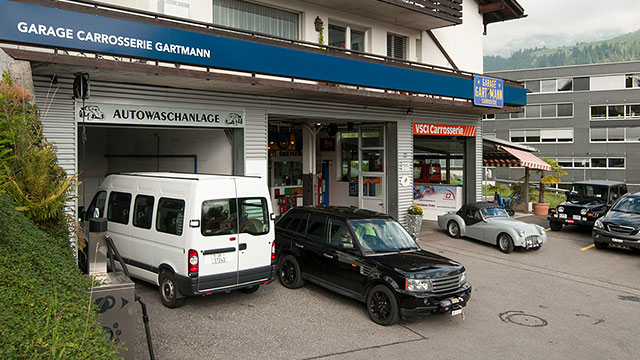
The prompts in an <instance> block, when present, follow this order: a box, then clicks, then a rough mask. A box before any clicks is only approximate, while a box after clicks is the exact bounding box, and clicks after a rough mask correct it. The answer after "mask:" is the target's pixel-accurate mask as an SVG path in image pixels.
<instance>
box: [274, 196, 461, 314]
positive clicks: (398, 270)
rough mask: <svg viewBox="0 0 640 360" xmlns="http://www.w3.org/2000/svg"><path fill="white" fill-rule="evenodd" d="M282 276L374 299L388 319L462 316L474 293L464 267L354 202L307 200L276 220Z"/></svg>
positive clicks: (295, 283) (372, 305) (371, 303)
mask: <svg viewBox="0 0 640 360" xmlns="http://www.w3.org/2000/svg"><path fill="white" fill-rule="evenodd" d="M276 249H278V254H277V258H278V269H279V271H278V275H279V278H280V282H281V283H282V285H284V286H285V287H287V288H290V289H295V288H299V287H301V286H303V285H304V283H305V280H307V281H310V282H313V283H316V284H318V285H320V286H323V287H325V288H327V289H330V290H332V291H335V292H337V293H339V294H342V295H346V296H349V297H351V298H354V299H356V300H359V301H362V302H365V303H366V306H367V310H368V312H369V316H370V317H371V319H372V320H373V321H375V322H376V323H378V324H381V325H391V324H394V323H396V322H397V321H398V320H399V319H400V316H403V317H411V316H417V315H422V314H432V313H441V312H449V313H450V314H451V315H461V314H462V307H464V306H465V305H466V304H467V301H468V300H469V297H470V296H471V285H470V284H469V283H468V282H467V281H466V276H465V269H464V266H462V265H460V264H458V263H456V262H454V261H451V260H449V259H447V258H445V257H442V256H440V255H436V254H433V253H430V252H427V251H424V250H422V249H420V247H419V246H418V245H417V244H416V242H415V241H414V240H413V239H412V238H411V236H409V234H408V233H407V232H406V231H405V230H404V228H403V227H402V226H401V225H400V224H399V223H398V222H396V221H395V220H393V218H391V216H388V215H385V214H380V213H376V212H372V211H367V210H360V209H356V208H348V207H325V208H319V207H299V208H294V209H291V210H290V211H288V212H287V213H286V214H285V215H284V216H283V217H282V218H280V219H279V220H278V222H277V223H276Z"/></svg>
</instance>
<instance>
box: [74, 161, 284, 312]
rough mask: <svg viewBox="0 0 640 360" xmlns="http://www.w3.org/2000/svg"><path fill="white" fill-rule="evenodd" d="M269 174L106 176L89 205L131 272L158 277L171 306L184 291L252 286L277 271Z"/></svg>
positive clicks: (194, 292)
mask: <svg viewBox="0 0 640 360" xmlns="http://www.w3.org/2000/svg"><path fill="white" fill-rule="evenodd" d="M269 199H270V197H269V191H268V189H267V185H266V184H265V182H264V180H262V179H260V178H256V177H242V176H225V175H199V174H178V173H129V174H118V175H109V176H107V177H106V178H105V179H104V181H103V182H102V184H101V185H100V187H99V188H98V190H97V192H96V194H95V196H94V198H93V200H92V201H91V204H90V205H89V207H88V208H87V212H86V214H87V215H86V216H87V217H95V218H100V217H106V218H107V221H108V230H107V234H108V235H109V236H110V237H111V238H112V239H113V241H114V243H115V245H116V247H117V249H118V251H119V252H120V255H121V256H122V258H123V259H124V261H125V263H126V264H127V265H128V266H127V267H128V269H129V272H130V275H131V276H132V277H135V278H139V279H142V280H145V281H148V282H150V283H154V284H157V285H158V286H159V290H160V297H161V298H162V303H163V304H164V305H165V306H167V307H171V308H173V307H177V306H180V305H181V304H182V302H183V301H184V297H185V296H187V295H209V294H212V293H215V292H222V291H230V290H234V289H240V290H242V291H244V292H247V293H251V292H254V291H256V290H257V289H258V287H259V286H260V285H261V284H267V283H269V282H271V281H273V279H274V275H275V244H274V224H273V215H272V214H273V209H272V207H271V202H270V201H269Z"/></svg>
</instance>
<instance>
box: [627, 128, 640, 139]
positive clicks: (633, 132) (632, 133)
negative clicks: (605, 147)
mask: <svg viewBox="0 0 640 360" xmlns="http://www.w3.org/2000/svg"><path fill="white" fill-rule="evenodd" d="M625 141H634V142H636V141H640V127H634V128H626V130H625Z"/></svg>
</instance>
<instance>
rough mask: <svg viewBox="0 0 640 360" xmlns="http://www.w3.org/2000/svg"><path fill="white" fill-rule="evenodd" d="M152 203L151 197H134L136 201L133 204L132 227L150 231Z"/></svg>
mask: <svg viewBox="0 0 640 360" xmlns="http://www.w3.org/2000/svg"><path fill="white" fill-rule="evenodd" d="M153 202H154V198H153V196H147V195H138V196H136V201H135V202H134V204H133V226H135V227H139V228H143V229H151V217H153Z"/></svg>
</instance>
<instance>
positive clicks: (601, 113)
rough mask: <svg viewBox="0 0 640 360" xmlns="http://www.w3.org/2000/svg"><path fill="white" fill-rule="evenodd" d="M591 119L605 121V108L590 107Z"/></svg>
mask: <svg viewBox="0 0 640 360" xmlns="http://www.w3.org/2000/svg"><path fill="white" fill-rule="evenodd" d="M591 118H592V119H606V118H607V107H606V106H592V107H591Z"/></svg>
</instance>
